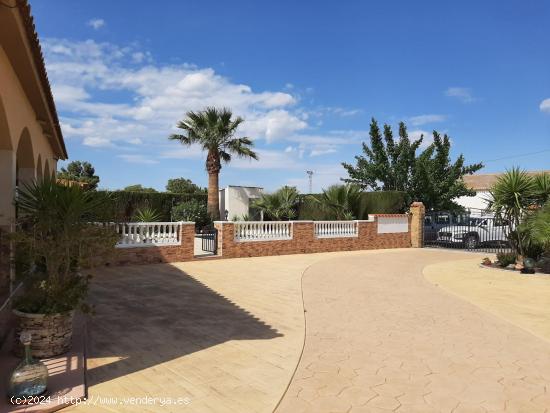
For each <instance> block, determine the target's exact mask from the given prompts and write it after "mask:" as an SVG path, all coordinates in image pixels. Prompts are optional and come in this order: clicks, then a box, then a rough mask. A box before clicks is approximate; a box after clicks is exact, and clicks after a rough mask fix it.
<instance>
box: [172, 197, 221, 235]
mask: <svg viewBox="0 0 550 413" xmlns="http://www.w3.org/2000/svg"><path fill="white" fill-rule="evenodd" d="M172 220H173V221H192V222H194V223H195V226H196V229H197V230H200V229H202V228H204V227H207V226H210V225H212V220H211V219H210V215H209V214H208V211H207V208H206V202H201V201H198V200H196V199H192V200H190V201H187V202H182V203H181V204H178V205H176V206H174V207H173V208H172Z"/></svg>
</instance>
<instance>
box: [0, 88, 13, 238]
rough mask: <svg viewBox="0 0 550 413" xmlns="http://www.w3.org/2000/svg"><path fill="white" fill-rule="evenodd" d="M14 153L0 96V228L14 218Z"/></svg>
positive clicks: (6, 227) (7, 225) (3, 227)
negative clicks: (0, 190)
mask: <svg viewBox="0 0 550 413" xmlns="http://www.w3.org/2000/svg"><path fill="white" fill-rule="evenodd" d="M15 170H16V165H15V153H14V151H13V142H12V136H11V134H10V128H9V125H8V117H7V115H6V112H5V110H4V102H3V100H2V97H1V96H0V188H2V194H1V195H0V230H1V229H9V228H10V226H11V225H12V224H13V220H14V218H15V208H14V206H13V197H14V195H15V174H16V172H15Z"/></svg>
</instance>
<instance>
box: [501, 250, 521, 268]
mask: <svg viewBox="0 0 550 413" xmlns="http://www.w3.org/2000/svg"><path fill="white" fill-rule="evenodd" d="M516 259H517V254H516V253H515V252H499V253H497V260H498V265H500V266H501V267H507V266H509V265H510V264H515V263H516Z"/></svg>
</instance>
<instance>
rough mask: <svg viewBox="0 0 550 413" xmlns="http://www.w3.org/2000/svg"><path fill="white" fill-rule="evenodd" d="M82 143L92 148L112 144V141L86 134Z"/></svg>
mask: <svg viewBox="0 0 550 413" xmlns="http://www.w3.org/2000/svg"><path fill="white" fill-rule="evenodd" d="M82 143H83V144H84V145H86V146H91V147H94V148H101V147H108V146H113V143H112V142H111V141H110V140H109V139H107V138H102V137H99V136H87V137H85V138H84V140H83V141H82Z"/></svg>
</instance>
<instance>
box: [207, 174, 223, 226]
mask: <svg viewBox="0 0 550 413" xmlns="http://www.w3.org/2000/svg"><path fill="white" fill-rule="evenodd" d="M219 174H220V172H219V171H218V172H209V173H208V205H207V211H208V215H210V218H212V221H217V220H219V219H220V188H219Z"/></svg>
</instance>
